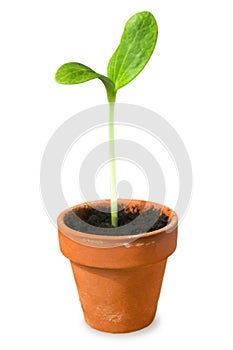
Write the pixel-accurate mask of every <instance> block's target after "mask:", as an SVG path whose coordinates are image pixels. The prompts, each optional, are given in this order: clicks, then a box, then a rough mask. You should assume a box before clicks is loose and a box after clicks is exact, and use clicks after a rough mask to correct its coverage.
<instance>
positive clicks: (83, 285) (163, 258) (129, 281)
mask: <svg viewBox="0 0 233 350" xmlns="http://www.w3.org/2000/svg"><path fill="white" fill-rule="evenodd" d="M118 203H119V204H120V205H121V204H122V205H125V206H126V210H127V211H129V210H134V209H135V207H136V208H140V210H145V209H147V208H148V209H149V208H151V207H153V208H155V209H160V210H162V212H163V213H165V214H166V215H168V216H169V224H168V225H167V226H165V227H163V228H162V229H159V230H157V231H153V232H148V233H142V234H138V235H134V236H132V235H131V236H100V235H93V234H87V233H84V232H79V231H75V230H73V229H71V228H69V227H68V226H66V225H65V223H64V216H65V215H66V214H67V213H68V212H69V211H70V210H73V209H77V208H81V209H85V208H88V207H91V206H92V205H94V206H99V207H101V206H103V207H109V205H110V202H109V200H105V201H95V202H89V203H83V204H80V205H77V206H75V207H72V208H70V209H67V210H65V211H63V212H62V213H61V214H60V215H59V217H58V233H59V243H60V248H61V251H62V253H63V254H64V255H65V256H66V257H67V258H68V259H70V261H71V266H72V270H73V273H74V278H75V281H76V285H77V288H78V293H79V298H80V301H81V305H82V308H83V312H84V317H85V320H86V322H87V323H88V324H89V325H90V326H91V327H93V328H96V329H98V330H101V331H105V332H111V333H126V332H131V331H136V330H139V329H141V328H144V327H146V326H148V325H149V324H150V323H151V322H152V321H153V319H154V317H155V313H156V309H157V304H158V299H159V295H160V290H161V286H162V280H163V275H164V271H165V267H166V262H167V258H168V256H169V255H171V254H172V253H173V252H174V250H175V249H176V242H177V228H178V218H177V215H176V213H175V212H174V211H172V210H171V209H170V208H168V207H165V206H163V205H160V204H157V203H153V202H145V201H140V200H130V201H129V200H124V199H119V200H118Z"/></svg>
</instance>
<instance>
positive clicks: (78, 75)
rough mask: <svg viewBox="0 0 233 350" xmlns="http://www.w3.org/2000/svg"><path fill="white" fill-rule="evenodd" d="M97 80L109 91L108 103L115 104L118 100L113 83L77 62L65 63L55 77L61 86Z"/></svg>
mask: <svg viewBox="0 0 233 350" xmlns="http://www.w3.org/2000/svg"><path fill="white" fill-rule="evenodd" d="M95 78H98V79H100V80H101V81H102V83H103V84H104V86H105V88H106V91H107V96H108V101H109V102H114V101H115V99H116V93H115V84H114V83H113V81H111V79H109V78H108V77H105V76H104V75H102V74H98V73H96V72H95V71H93V70H92V69H91V68H89V67H87V66H85V65H84V64H81V63H76V62H70V63H65V64H63V65H62V66H61V67H60V68H58V70H57V72H56V75H55V80H56V82H58V83H60V84H81V83H85V82H86V81H89V80H92V79H95Z"/></svg>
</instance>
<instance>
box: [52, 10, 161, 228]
mask: <svg viewBox="0 0 233 350" xmlns="http://www.w3.org/2000/svg"><path fill="white" fill-rule="evenodd" d="M157 36H158V27H157V23H156V20H155V18H154V16H153V15H152V14H151V13H150V12H146V11H144V12H139V13H136V14H135V15H134V16H132V17H131V18H130V19H129V20H128V21H127V23H126V25H125V28H124V32H123V34H122V37H121V41H120V44H119V46H118V48H117V49H116V51H115V52H114V54H113V55H112V57H111V59H110V61H109V63H108V68H107V76H105V75H102V74H99V73H96V72H95V71H94V70H92V69H91V68H89V67H87V66H85V65H84V64H81V63H76V62H70V63H65V64H63V65H62V66H61V67H60V68H59V69H58V70H57V72H56V75H55V79H56V81H57V82H58V83H60V84H80V83H84V82H86V81H89V80H92V79H95V78H98V79H100V80H101V81H102V83H103V84H104V86H105V88H106V92H107V98H108V102H109V153H110V171H111V174H110V181H111V223H112V226H114V227H116V226H117V225H118V214H117V213H118V208H117V190H116V166H115V150H114V106H115V101H116V94H117V91H118V90H119V89H120V88H122V87H123V86H125V85H126V84H128V83H129V82H130V81H131V80H133V79H134V78H135V77H136V76H137V75H138V74H139V73H140V72H141V71H142V70H143V68H144V67H145V65H146V64H147V62H148V61H149V59H150V57H151V55H152V53H153V51H154V48H155V45H156V41H157Z"/></svg>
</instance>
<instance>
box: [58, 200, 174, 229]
mask: <svg viewBox="0 0 233 350" xmlns="http://www.w3.org/2000/svg"><path fill="white" fill-rule="evenodd" d="M101 209H102V208H101ZM102 210H103V209H102ZM64 223H65V224H66V225H67V226H68V227H70V228H71V229H73V230H76V231H81V232H85V233H91V234H97V235H105V236H125V235H136V234H140V233H145V232H152V231H155V230H159V229H161V228H163V227H164V226H166V225H167V224H168V223H169V218H168V216H167V215H165V214H164V213H161V211H160V210H155V209H154V208H151V209H147V210H145V211H143V212H141V213H140V211H139V208H137V207H136V208H134V210H133V212H131V211H130V212H128V211H124V210H123V209H122V207H120V206H118V227H113V226H112V225H111V214H110V213H109V212H106V211H101V210H100V209H98V208H97V209H96V208H91V207H90V208H89V207H88V208H87V209H81V210H80V209H79V210H73V211H70V212H69V213H67V214H66V215H65V217H64Z"/></svg>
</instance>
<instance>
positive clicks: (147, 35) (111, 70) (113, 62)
mask: <svg viewBox="0 0 233 350" xmlns="http://www.w3.org/2000/svg"><path fill="white" fill-rule="evenodd" d="M157 36H158V27H157V23H156V20H155V18H154V16H153V15H152V14H151V13H150V12H146V11H144V12H139V13H136V14H135V15H134V16H132V17H131V18H130V19H129V20H128V22H127V23H126V25H125V28H124V32H123V35H122V37H121V41H120V44H119V46H118V48H117V50H116V51H115V52H114V54H113V56H112V57H111V59H110V61H109V63H108V77H109V78H110V79H111V80H112V81H113V82H114V83H115V90H116V91H117V90H118V89H120V88H121V87H123V86H124V85H126V84H128V83H129V82H130V81H131V80H133V79H134V78H135V77H136V76H137V75H138V74H139V73H140V72H141V71H142V69H143V68H144V67H145V65H146V64H147V62H148V61H149V59H150V57H151V55H152V53H153V51H154V48H155V45H156V41H157Z"/></svg>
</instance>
